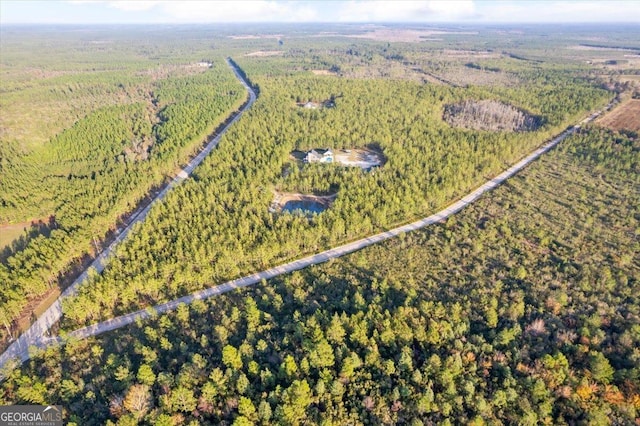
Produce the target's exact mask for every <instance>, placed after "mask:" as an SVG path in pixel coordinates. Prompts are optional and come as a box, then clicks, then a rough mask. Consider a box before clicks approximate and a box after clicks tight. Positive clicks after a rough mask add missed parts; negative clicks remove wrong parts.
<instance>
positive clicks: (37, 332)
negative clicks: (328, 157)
mask: <svg viewBox="0 0 640 426" xmlns="http://www.w3.org/2000/svg"><path fill="white" fill-rule="evenodd" d="M228 63H229V66H231V67H232V68H233V69H234V72H235V73H236V76H237V77H238V79H239V80H240V81H242V83H243V84H244V86H245V87H246V89H247V90H248V92H249V96H250V100H249V101H248V103H247V104H246V105H245V107H244V108H243V109H242V110H241V111H240V112H239V113H238V114H237V115H236V116H235V117H234V118H233V120H231V121H230V122H229V124H228V125H227V126H226V127H225V128H224V129H223V130H222V131H221V132H220V134H219V135H218V136H216V138H214V139H213V140H211V141H210V142H209V144H208V145H207V147H206V148H205V149H204V150H203V151H202V152H201V153H200V154H199V155H198V156H197V157H196V158H194V160H193V161H191V163H189V165H188V166H187V167H185V168H184V169H183V171H182V172H181V173H180V175H179V176H178V177H176V178H175V179H174V181H173V182H171V184H170V185H169V186H168V187H167V188H165V190H163V191H162V192H161V193H160V194H158V196H157V197H156V199H155V200H154V203H155V202H158V201H160V200H162V198H164V196H165V195H166V193H167V192H168V191H170V190H171V188H173V187H174V186H175V185H177V184H179V183H180V182H181V181H182V180H184V179H185V178H187V177H188V175H189V174H191V172H192V171H193V169H194V168H195V167H196V166H197V165H198V164H200V162H202V160H203V159H204V157H205V156H206V155H207V154H208V153H209V152H211V150H212V149H213V148H215V146H216V145H217V144H218V141H219V140H220V137H221V136H222V134H224V132H225V131H226V130H227V128H228V127H229V126H230V125H231V124H233V123H234V122H235V121H237V120H238V119H239V118H240V116H241V115H242V112H244V111H245V110H246V109H247V108H249V107H250V106H251V105H252V104H253V102H254V101H255V99H256V95H255V93H254V92H253V90H252V89H251V87H249V85H248V84H247V82H246V81H244V79H243V78H242V76H241V75H240V74H239V72H238V70H237V69H236V68H235V67H234V65H233V64H232V63H231V62H229V61H228ZM611 105H612V104H609V105H608V106H607V107H606V108H605V110H608V109H610V108H611ZM601 112H602V111H597V112H594V113H593V114H591V115H590V116H589V117H587V118H585V119H584V120H582V121H581V122H580V123H579V124H577V125H575V126H573V127H570V128H568V129H567V130H565V131H564V132H562V133H561V134H560V135H558V136H556V137H555V138H553V139H552V140H551V141H549V142H547V143H546V144H544V145H543V146H541V147H540V148H538V149H536V150H535V151H533V152H532V153H530V154H529V155H527V156H526V157H525V158H523V159H522V160H520V161H519V162H518V163H516V164H514V165H513V166H511V167H509V168H508V169H507V170H505V171H504V172H502V173H501V174H499V175H498V176H496V177H495V178H493V179H491V180H489V181H487V182H485V183H484V184H483V185H481V186H480V187H478V188H477V189H475V190H474V191H472V192H471V193H469V194H467V195H466V196H465V197H463V198H462V199H460V200H458V201H456V202H455V203H453V204H451V205H449V206H448V207H446V208H444V209H442V210H440V211H439V212H437V213H434V214H432V215H431V216H428V217H426V218H424V219H420V220H418V221H415V222H413V223H409V224H407V225H403V226H399V227H397V228H394V229H391V230H389V231H385V232H381V233H378V234H375V235H372V236H370V237H366V238H362V239H359V240H357V241H353V242H351V243H348V244H344V245H341V246H339V247H335V248H332V249H329V250H326V251H323V252H320V253H317V254H314V255H311V256H307V257H304V258H302V259H298V260H295V261H292V262H289V263H285V264H283V265H280V266H276V267H274V268H270V269H267V270H264V271H262V272H257V273H255V274H252V275H248V276H245V277H242V278H238V279H235V280H232V281H228V282H226V283H224V284H220V285H217V286H215V287H210V288H207V289H205V290H201V291H198V292H195V293H192V294H190V295H187V296H184V297H181V298H179V299H175V300H172V301H170V302H167V303H163V304H160V305H156V306H153V307H149V308H146V309H143V310H139V311H136V312H132V313H130V314H127V315H122V316H119V317H115V318H112V319H109V320H107V321H103V322H100V323H97V324H94V325H91V326H88V327H84V328H80V329H77V330H74V331H72V332H70V333H68V334H67V337H65V338H61V337H57V336H56V337H45V333H46V332H47V331H48V329H49V327H51V325H53V324H54V323H55V322H56V321H58V320H59V319H60V317H61V316H62V309H61V306H62V305H61V300H62V298H64V297H69V296H70V295H73V294H74V293H75V290H76V288H77V286H78V284H79V283H80V282H82V280H84V278H85V277H86V274H87V273H86V272H85V273H84V274H83V275H82V276H80V277H79V278H78V279H77V280H76V281H75V282H74V284H73V285H72V287H70V288H69V289H67V291H65V292H64V293H63V294H62V296H61V297H60V298H59V299H58V300H57V301H56V302H55V304H54V305H52V307H51V308H49V310H47V312H45V314H44V315H43V316H42V317H41V318H39V319H38V321H37V322H36V323H34V325H33V326H32V327H31V328H30V329H29V330H28V331H27V332H26V333H24V334H23V335H22V336H20V338H19V339H18V340H17V341H16V342H14V343H13V344H12V345H11V346H10V347H9V348H8V349H7V351H5V352H4V353H3V354H2V355H1V356H0V369H2V368H3V367H4V366H5V365H8V364H9V362H10V361H11V360H16V361H14V363H15V365H19V364H20V363H21V362H23V361H26V360H28V359H29V358H30V353H29V347H30V346H35V347H36V348H40V349H44V348H46V347H48V346H50V345H53V344H64V342H65V340H66V339H69V338H71V339H84V338H87V337H90V336H97V335H99V334H102V333H105V332H107V331H111V330H115V329H118V328H121V327H125V326H127V325H129V324H131V323H133V322H135V321H136V320H138V319H141V320H143V319H147V318H150V317H152V316H155V315H158V314H161V313H164V312H169V311H172V310H175V309H176V308H177V307H178V306H180V305H181V304H190V303H193V302H194V301H196V300H203V299H207V298H210V297H213V296H217V295H220V294H223V293H226V292H228V291H232V290H235V289H238V288H242V287H247V286H250V285H253V284H256V283H259V282H261V281H262V280H268V279H271V278H274V277H276V276H278V275H282V274H287V273H290V272H293V271H297V270H299V269H303V268H306V267H308V266H311V265H317V264H319V263H323V262H326V261H328V260H330V259H335V258H338V257H341V256H344V255H346V254H349V253H353V252H355V251H357V250H360V249H362V248H365V247H367V246H370V245H373V244H377V243H379V242H381V241H385V240H388V239H390V238H393V237H396V236H398V235H400V234H402V233H405V232H410V231H415V230H418V229H421V228H424V227H426V226H429V225H431V224H433V223H436V222H438V221H440V220H442V219H445V218H447V217H449V216H451V215H453V214H455V213H457V212H459V211H460V210H462V209H463V208H464V207H466V206H467V205H468V204H471V203H473V202H474V201H476V200H477V199H478V198H480V196H482V194H484V193H485V192H488V191H491V190H492V189H494V188H496V187H497V186H499V185H500V184H501V183H503V182H504V181H505V180H507V179H509V178H510V177H512V176H513V175H515V174H516V173H518V172H519V171H520V170H522V169H523V168H524V167H525V166H527V165H528V164H529V163H531V162H532V161H534V160H536V159H537V158H538V157H540V156H541V155H542V154H544V153H545V152H547V151H549V150H550V149H551V148H553V147H554V146H556V145H557V144H559V143H560V142H561V141H562V140H564V139H565V138H566V137H567V136H569V135H571V134H573V133H574V132H575V131H576V130H577V129H579V128H580V126H581V125H582V124H586V123H589V122H591V121H593V120H594V119H595V118H596V117H598V116H599V115H600V114H601ZM150 208H151V205H149V206H148V207H147V208H145V209H144V210H143V211H142V212H140V213H139V215H138V216H137V217H136V219H135V220H134V222H133V223H132V224H131V225H129V226H128V227H127V228H126V229H125V230H124V231H123V232H122V234H121V235H120V236H119V238H118V239H117V240H116V241H114V243H113V244H112V245H111V246H109V249H108V250H106V251H105V252H104V253H103V255H101V256H100V257H99V258H98V259H96V261H95V262H94V264H92V267H94V268H95V269H96V270H97V271H98V272H101V271H102V270H103V269H104V264H105V263H106V261H107V260H108V256H109V254H110V253H111V251H112V249H113V247H114V246H115V245H116V244H117V243H119V242H120V241H122V240H123V239H124V238H126V236H127V235H128V233H129V231H130V229H131V226H133V224H134V223H137V222H140V221H142V220H144V218H145V217H146V215H147V213H148V212H149V210H150ZM50 311H51V312H50Z"/></svg>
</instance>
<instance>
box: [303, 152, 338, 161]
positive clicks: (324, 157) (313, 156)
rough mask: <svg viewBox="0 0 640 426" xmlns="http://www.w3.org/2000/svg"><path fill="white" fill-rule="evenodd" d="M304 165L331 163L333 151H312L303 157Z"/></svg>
mask: <svg viewBox="0 0 640 426" xmlns="http://www.w3.org/2000/svg"><path fill="white" fill-rule="evenodd" d="M304 162H305V163H333V151H331V150H330V149H312V150H311V151H309V152H307V155H306V156H305V157H304Z"/></svg>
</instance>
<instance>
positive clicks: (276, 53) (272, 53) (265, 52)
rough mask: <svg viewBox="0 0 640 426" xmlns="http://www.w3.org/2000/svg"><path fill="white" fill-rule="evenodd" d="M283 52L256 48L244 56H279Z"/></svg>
mask: <svg viewBox="0 0 640 426" xmlns="http://www.w3.org/2000/svg"><path fill="white" fill-rule="evenodd" d="M283 54H284V52H283V51H282V50H258V51H256V52H251V53H247V54H246V55H244V56H250V57H251V56H257V57H266V56H281V55H283Z"/></svg>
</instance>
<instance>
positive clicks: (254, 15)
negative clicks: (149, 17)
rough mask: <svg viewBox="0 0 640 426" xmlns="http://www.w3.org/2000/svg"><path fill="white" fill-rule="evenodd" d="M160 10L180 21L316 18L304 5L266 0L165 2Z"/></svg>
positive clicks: (304, 19)
mask: <svg viewBox="0 0 640 426" xmlns="http://www.w3.org/2000/svg"><path fill="white" fill-rule="evenodd" d="M162 9H163V10H164V11H165V12H166V13H167V14H169V15H170V16H172V17H175V18H176V20H177V21H182V22H304V21H313V20H314V19H317V17H318V16H317V12H316V10H315V9H314V8H313V7H311V6H310V5H309V4H308V3H302V2H281V1H267V0H251V1H214V2H203V1H194V0H185V1H168V2H162Z"/></svg>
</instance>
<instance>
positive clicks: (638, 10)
mask: <svg viewBox="0 0 640 426" xmlns="http://www.w3.org/2000/svg"><path fill="white" fill-rule="evenodd" d="M639 17H640V3H638V2H635V1H546V2H515V1H512V2H487V3H484V4H483V7H482V13H481V20H482V21H483V22H512V23H513V22H523V23H536V22H546V23H565V22H594V23H597V22H638V21H639V20H640V18H639Z"/></svg>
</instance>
